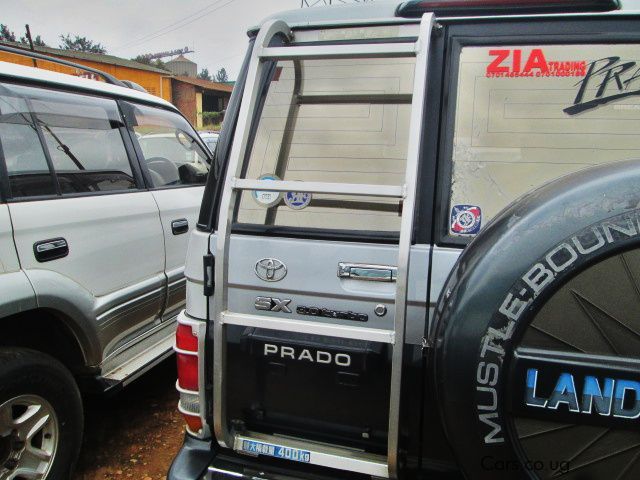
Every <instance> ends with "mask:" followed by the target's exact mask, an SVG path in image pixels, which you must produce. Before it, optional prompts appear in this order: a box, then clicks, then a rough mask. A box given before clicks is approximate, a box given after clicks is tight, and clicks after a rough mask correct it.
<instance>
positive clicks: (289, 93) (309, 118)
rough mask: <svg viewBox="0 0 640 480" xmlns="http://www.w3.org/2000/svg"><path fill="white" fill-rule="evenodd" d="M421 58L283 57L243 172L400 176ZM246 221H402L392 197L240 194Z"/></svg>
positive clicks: (343, 225)
mask: <svg viewBox="0 0 640 480" xmlns="http://www.w3.org/2000/svg"><path fill="white" fill-rule="evenodd" d="M414 65H415V60H414V59H412V58H410V59H406V58H386V59H340V60H304V61H298V62H293V61H281V62H279V63H278V64H277V66H276V68H275V70H274V73H273V77H272V79H271V82H270V84H269V89H268V93H267V95H266V98H265V99H264V107H263V109H262V112H261V116H260V119H259V122H258V128H257V130H256V134H255V138H254V139H253V144H252V145H253V146H252V150H251V152H250V155H249V161H248V165H247V170H246V178H251V179H258V178H262V179H269V178H277V179H281V180H287V181H294V180H299V181H311V182H332V183H335V182H339V183H353V184H374V185H395V186H399V185H402V184H403V183H404V173H405V165H406V157H407V146H408V132H409V118H410V110H411V105H410V102H411V93H412V88H413V76H414ZM237 220H238V221H239V222H242V223H251V224H261V225H276V226H288V227H303V228H304V227H309V228H323V229H338V230H360V231H367V230H375V231H386V232H394V231H397V230H398V229H399V226H400V216H399V204H398V201H397V200H394V199H382V198H375V197H356V196H344V195H326V194H313V195H310V194H301V193H299V192H286V193H283V194H280V195H278V194H273V193H268V192H251V191H245V192H243V193H242V197H241V201H240V207H239V210H238V214H237Z"/></svg>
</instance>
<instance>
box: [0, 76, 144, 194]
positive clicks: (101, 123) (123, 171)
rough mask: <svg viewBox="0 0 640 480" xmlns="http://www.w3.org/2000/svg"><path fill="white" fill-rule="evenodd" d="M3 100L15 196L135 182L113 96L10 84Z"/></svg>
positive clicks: (0, 95) (126, 186) (3, 135)
mask: <svg viewBox="0 0 640 480" xmlns="http://www.w3.org/2000/svg"><path fill="white" fill-rule="evenodd" d="M0 100H1V103H0V106H1V110H0V113H1V117H0V120H1V123H0V125H1V126H0V129H1V130H0V142H1V143H2V148H3V153H4V157H5V163H6V167H7V173H8V175H9V187H10V190H11V196H12V197H14V198H17V197H25V196H33V195H51V194H55V193H57V191H58V192H59V193H60V194H62V195H64V194H76V193H91V192H103V191H122V190H130V189H135V188H137V187H136V182H135V179H134V176H133V171H132V168H131V164H130V162H129V157H128V155H127V151H126V149H125V146H124V143H123V139H122V132H121V127H123V122H122V120H121V117H120V114H119V111H118V107H117V104H116V102H115V101H114V100H108V99H104V98H97V97H90V96H86V95H78V94H71V93H65V92H58V91H51V90H44V89H38V88H31V87H25V86H17V85H8V84H6V85H3V86H1V88H0ZM41 139H42V141H41ZM52 169H53V171H54V172H55V175H51V170H52ZM56 181H57V185H56V184H55V182H56ZM56 187H58V189H57V190H56Z"/></svg>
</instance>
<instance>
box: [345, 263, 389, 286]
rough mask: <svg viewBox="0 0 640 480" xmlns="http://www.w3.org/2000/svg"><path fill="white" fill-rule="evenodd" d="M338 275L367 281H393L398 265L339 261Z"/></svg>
mask: <svg viewBox="0 0 640 480" xmlns="http://www.w3.org/2000/svg"><path fill="white" fill-rule="evenodd" d="M338 277H339V278H351V279H353V280H364V281H367V282H395V281H396V278H397V277H398V267H394V266H391V265H368V264H364V263H344V262H340V263H338Z"/></svg>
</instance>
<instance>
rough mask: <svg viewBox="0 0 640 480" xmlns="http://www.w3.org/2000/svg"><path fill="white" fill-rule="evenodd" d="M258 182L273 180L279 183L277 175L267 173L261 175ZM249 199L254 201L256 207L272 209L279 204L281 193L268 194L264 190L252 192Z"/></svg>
mask: <svg viewBox="0 0 640 480" xmlns="http://www.w3.org/2000/svg"><path fill="white" fill-rule="evenodd" d="M258 180H274V181H279V180H280V179H279V178H278V177H277V175H273V174H271V173H268V174H266V175H262V176H261V177H260V178H258ZM251 197H252V198H253V199H254V200H255V201H256V203H257V204H258V205H261V206H263V207H267V208H268V207H273V206H274V205H277V204H278V202H280V199H281V198H282V192H268V191H266V190H253V191H252V192H251Z"/></svg>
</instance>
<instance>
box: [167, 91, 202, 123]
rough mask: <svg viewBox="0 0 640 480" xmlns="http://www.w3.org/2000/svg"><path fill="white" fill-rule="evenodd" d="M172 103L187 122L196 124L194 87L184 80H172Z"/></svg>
mask: <svg viewBox="0 0 640 480" xmlns="http://www.w3.org/2000/svg"><path fill="white" fill-rule="evenodd" d="M172 84H173V88H172V91H173V95H172V96H173V104H174V105H175V106H176V107H178V110H180V111H181V112H182V114H183V115H184V116H185V117H186V118H187V120H189V123H191V124H192V125H196V122H197V114H196V112H197V105H196V87H195V86H194V85H190V84H188V83H184V82H178V81H173V82H172Z"/></svg>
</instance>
